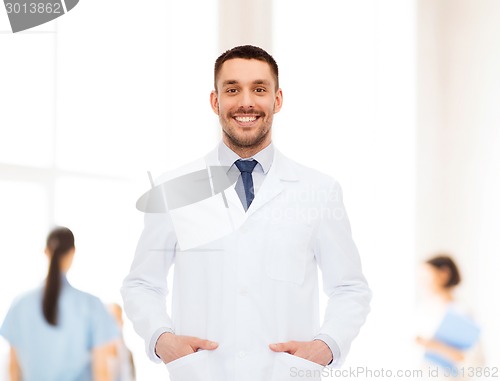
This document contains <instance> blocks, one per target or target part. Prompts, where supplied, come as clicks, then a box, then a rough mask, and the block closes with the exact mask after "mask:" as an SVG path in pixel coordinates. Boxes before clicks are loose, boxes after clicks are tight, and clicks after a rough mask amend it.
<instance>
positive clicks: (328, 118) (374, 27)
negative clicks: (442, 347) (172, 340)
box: [0, 0, 500, 381]
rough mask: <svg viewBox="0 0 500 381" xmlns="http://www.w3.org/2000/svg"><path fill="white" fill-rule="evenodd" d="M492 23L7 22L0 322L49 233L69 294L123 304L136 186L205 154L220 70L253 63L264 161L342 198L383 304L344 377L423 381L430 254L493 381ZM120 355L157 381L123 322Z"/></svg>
mask: <svg viewBox="0 0 500 381" xmlns="http://www.w3.org/2000/svg"><path fill="white" fill-rule="evenodd" d="M498 20H500V2H498V1H496V0H474V1H472V0H349V1H348V0H342V1H341V0H311V1H307V2H305V1H297V0H273V1H270V0H254V1H252V2H247V1H244V0H198V1H192V2H184V1H165V2H158V1H152V0H142V1H141V2H140V3H139V2H132V1H123V0H107V1H105V2H91V1H81V2H80V3H79V4H78V6H77V7H75V8H74V9H73V10H72V11H71V12H69V13H68V14H67V15H65V16H63V17H61V18H59V19H57V20H55V21H53V22H51V23H48V24H45V25H42V26H40V27H37V28H34V29H31V30H28V31H25V32H21V33H17V34H12V33H11V32H10V26H9V24H8V19H7V16H6V13H5V12H3V11H2V10H0V52H1V53H0V54H1V58H0V232H1V233H0V290H1V294H0V295H1V297H0V319H3V316H4V315H5V313H6V312H7V309H8V307H9V305H10V303H11V301H12V299H13V298H14V297H15V296H16V295H18V294H19V293H21V292H23V291H26V290H28V289H30V288H32V287H35V286H37V285H39V284H40V283H41V282H42V281H43V278H44V276H45V273H46V260H45V257H44V255H43V248H44V243H45V237H46V234H47V232H48V231H49V229H50V228H51V227H52V226H53V225H55V224H57V225H65V226H68V227H70V228H71V229H72V230H73V231H74V233H75V236H76V244H77V256H76V258H75V263H74V266H73V269H72V270H71V272H70V274H69V278H70V281H71V282H72V283H73V285H74V286H76V287H78V288H81V289H83V290H85V291H88V292H91V293H93V294H96V295H98V296H99V297H100V298H101V299H102V300H103V302H105V303H110V302H118V303H121V297H120V294H119V288H120V286H121V282H122V279H123V278H124V276H125V275H126V274H127V271H128V268H129V266H130V263H131V261H132V257H133V254H134V249H135V244H136V242H137V239H138V237H139V234H140V231H141V227H142V216H141V213H139V212H138V211H136V210H135V200H136V199H137V198H138V197H139V196H140V195H141V194H142V192H143V191H145V190H147V188H148V186H149V182H148V179H147V175H146V171H148V170H149V171H152V173H153V175H158V174H160V173H161V172H163V171H165V170H167V169H170V168H174V167H176V166H178V165H180V164H182V163H185V162H187V161H190V160H192V159H193V158H197V157H200V156H202V155H203V154H204V153H205V152H207V151H209V150H210V149H212V148H213V147H214V146H215V144H216V142H217V140H218V139H219V134H220V133H219V127H218V121H217V118H216V117H215V115H214V114H213V113H212V111H211V110H210V106H209V103H208V99H209V93H210V91H211V90H212V87H213V84H212V82H213V78H212V75H213V62H214V60H215V59H216V58H217V56H218V55H219V54H220V53H221V52H222V51H224V50H226V49H228V48H231V47H233V46H235V45H240V44H247V43H249V44H254V45H259V46H262V47H263V48H265V49H267V50H268V51H269V52H271V53H272V54H273V55H274V57H275V58H276V60H277V62H278V64H279V65H280V83H281V87H282V88H283V91H284V102H285V103H284V108H283V110H282V111H281V112H280V114H278V115H277V117H276V119H275V127H274V141H275V144H276V145H277V147H278V148H279V149H280V150H281V151H283V152H284V153H285V154H286V155H288V156H290V157H292V158H294V159H295V160H297V161H299V162H302V163H304V164H306V165H309V166H311V167H315V168H317V169H320V170H322V171H324V172H326V173H329V174H331V175H333V176H334V177H336V178H337V179H338V180H339V181H340V182H341V184H342V186H343V189H344V196H345V204H346V207H347V210H348V213H349V216H350V219H351V224H352V229H353V234H354V238H355V241H356V243H357V245H358V247H359V250H360V253H361V256H362V261H363V264H364V271H365V274H366V276H367V278H368V280H369V283H370V286H371V288H372V290H373V292H374V299H373V303H372V313H371V314H370V316H369V319H368V322H367V324H366V325H365V326H364V327H363V329H362V333H361V335H360V337H359V338H358V339H357V340H356V341H355V343H354V344H353V347H352V351H351V355H350V357H349V359H348V362H347V364H346V365H352V366H358V365H360V366H369V367H371V368H373V369H380V368H381V367H384V366H385V367H386V368H388V367H389V368H392V369H411V368H415V366H416V365H415V364H416V363H417V362H418V360H419V358H418V355H419V354H418V353H417V352H416V351H415V348H414V346H413V339H414V336H415V321H414V318H413V316H414V311H415V308H416V300H417V298H416V295H417V294H418V288H419V284H418V283H417V282H416V274H417V269H418V266H419V263H420V262H421V261H422V260H424V259H425V258H427V257H429V256H431V255H432V254H434V253H435V252H437V251H440V250H447V251H449V252H451V253H452V254H454V256H455V258H456V259H457V260H458V262H459V264H460V266H461V268H462V271H463V273H464V279H465V281H464V286H463V287H462V296H463V297H464V298H465V299H466V300H467V301H468V304H469V305H471V306H472V308H473V309H474V311H475V314H476V316H477V317H478V319H479V320H480V322H481V324H482V327H483V333H484V335H483V341H484V347H485V353H486V358H487V362H488V364H494V363H495V362H496V364H497V365H498V358H500V345H499V343H498V340H494V338H495V337H497V338H498V337H500V330H499V328H498V324H497V321H498V317H499V316H500V300H499V299H498V298H497V297H492V295H494V294H495V290H496V291H498V290H499V289H500V281H499V277H498V276H497V273H498V271H499V270H500V255H499V253H498V252H499V250H498V248H499V247H500V235H499V234H498V230H499V228H500V203H499V202H498V196H497V195H498V194H500V176H499V174H500V153H499V152H500V150H498V147H499V146H500V111H499V107H498V105H499V104H500V71H499V70H498V68H499V67H500V28H498ZM323 302H324V300H323ZM125 338H126V341H127V344H128V346H129V347H130V348H131V349H132V351H133V353H134V357H135V361H136V366H137V368H138V369H137V370H138V379H139V380H140V381H142V380H149V379H154V377H156V378H157V379H165V378H166V372H165V370H164V368H163V367H162V366H161V365H155V364H152V363H150V362H149V360H148V359H147V358H146V356H145V354H144V350H143V343H142V341H141V339H140V338H138V336H137V335H136V334H135V333H134V332H133V331H132V329H131V324H130V323H129V322H128V321H127V322H126V326H125ZM0 340H1V339H0ZM7 350H8V347H7V345H6V343H5V342H2V341H0V379H3V377H4V374H6V373H5V372H6V367H5V365H6V360H7Z"/></svg>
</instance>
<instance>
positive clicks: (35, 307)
mask: <svg viewBox="0 0 500 381" xmlns="http://www.w3.org/2000/svg"><path fill="white" fill-rule="evenodd" d="M45 254H46V255H47V257H48V258H49V270H48V274H47V279H46V281H45V285H44V286H42V287H40V288H37V289H35V290H33V291H31V292H28V293H27V294H25V295H23V296H21V297H18V298H17V299H16V300H15V301H14V302H13V303H12V305H11V307H10V309H9V311H8V313H7V316H6V317H5V320H4V322H3V324H2V326H1V327H0V335H2V336H4V337H5V338H6V339H7V341H8V342H9V344H10V366H9V369H10V378H11V381H21V380H22V381H91V380H94V381H110V380H111V379H110V374H109V369H108V361H109V355H110V351H111V348H112V342H113V340H116V339H117V338H119V333H118V328H117V325H116V323H115V322H114V320H113V318H112V317H111V315H110V314H109V313H108V311H107V310H106V308H105V307H104V305H103V304H102V303H101V301H100V300H99V299H98V298H97V297H95V296H92V295H90V294H87V293H85V292H82V291H80V290H77V289H76V288H74V287H72V286H71V285H70V284H69V283H68V280H67V279H66V273H67V271H68V270H69V269H70V267H71V264H72V263H73V257H74V254H75V241H74V236H73V233H72V232H71V231H70V230H69V229H67V228H65V227H59V228H56V229H54V230H53V231H52V232H51V233H50V234H49V236H48V237H47V246H46V249H45Z"/></svg>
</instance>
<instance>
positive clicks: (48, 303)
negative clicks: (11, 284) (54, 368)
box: [42, 227, 75, 325]
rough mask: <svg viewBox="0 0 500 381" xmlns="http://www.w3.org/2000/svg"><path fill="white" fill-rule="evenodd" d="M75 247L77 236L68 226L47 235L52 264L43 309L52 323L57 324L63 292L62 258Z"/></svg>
mask: <svg viewBox="0 0 500 381" xmlns="http://www.w3.org/2000/svg"><path fill="white" fill-rule="evenodd" d="M74 247H75V238H74V236H73V233H72V232H71V230H69V229H68V228H64V227H60V228H56V229H54V230H52V232H50V234H49V236H48V237H47V250H48V253H49V255H50V264H49V272H48V274H47V281H46V283H45V290H44V293H43V301H42V310H43V316H44V317H45V320H46V321H47V323H49V324H50V325H57V303H58V300H59V294H60V292H61V267H60V265H61V258H62V257H64V256H65V255H66V254H68V252H69V251H70V250H71V249H73V248H74Z"/></svg>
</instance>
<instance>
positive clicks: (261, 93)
mask: <svg viewBox="0 0 500 381" xmlns="http://www.w3.org/2000/svg"><path fill="white" fill-rule="evenodd" d="M282 101H283V95H282V92H281V89H278V90H276V82H275V80H274V76H273V74H272V72H271V67H270V66H269V64H268V63H266V62H263V61H259V60H255V59H249V60H248V59H242V58H235V59H231V60H228V61H226V62H224V64H223V65H222V67H221V70H220V72H219V76H218V78H217V88H216V90H215V91H212V93H211V94H210V103H211V105H212V109H213V110H214V112H215V113H216V114H217V115H219V120H220V124H221V126H222V131H223V135H224V136H223V138H224V140H225V141H227V140H229V141H228V143H230V144H231V145H234V146H236V147H239V148H250V147H258V146H260V147H265V146H267V145H268V144H269V143H270V142H271V126H272V123H273V115H274V114H275V113H277V112H278V111H279V110H280V109H281V104H282Z"/></svg>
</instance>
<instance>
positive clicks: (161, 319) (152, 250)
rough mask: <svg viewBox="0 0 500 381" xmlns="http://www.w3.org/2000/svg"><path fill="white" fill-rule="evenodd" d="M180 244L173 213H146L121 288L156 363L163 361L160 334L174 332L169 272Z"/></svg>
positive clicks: (125, 304)
mask: <svg viewBox="0 0 500 381" xmlns="http://www.w3.org/2000/svg"><path fill="white" fill-rule="evenodd" d="M176 245H177V239H176V235H175V231H174V227H173V225H172V220H171V219H170V216H169V215H168V214H166V213H146V215H145V217H144V230H143V231H142V234H141V237H140V239H139V242H138V244H137V249H136V252H135V257H134V261H133V262H132V266H131V268H130V272H129V274H128V275H127V277H126V278H125V279H124V281H123V285H122V288H121V294H122V297H123V305H124V309H125V313H126V314H127V316H128V318H129V319H130V320H131V321H132V324H133V326H134V329H135V331H136V332H137V333H138V334H139V335H140V336H141V337H142V338H143V339H144V341H145V345H146V352H147V353H148V356H149V358H150V359H151V360H152V361H154V362H160V359H159V358H158V356H156V354H155V351H154V349H155V345H156V341H157V340H158V337H159V336H160V335H161V334H162V333H163V332H172V333H173V332H174V330H173V325H172V320H171V319H170V316H169V315H168V313H167V307H166V297H167V294H168V288H167V274H168V271H169V269H170V266H171V265H172V263H173V261H174V258H175V248H176Z"/></svg>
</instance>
